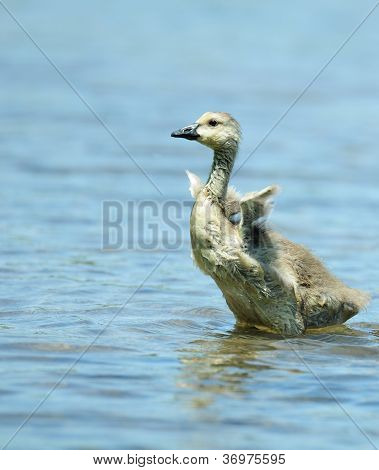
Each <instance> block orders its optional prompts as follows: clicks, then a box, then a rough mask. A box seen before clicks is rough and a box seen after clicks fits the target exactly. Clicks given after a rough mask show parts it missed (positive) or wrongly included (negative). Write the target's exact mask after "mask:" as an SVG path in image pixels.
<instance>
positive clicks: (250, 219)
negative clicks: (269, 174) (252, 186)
mask: <svg viewBox="0 0 379 470" xmlns="http://www.w3.org/2000/svg"><path fill="white" fill-rule="evenodd" d="M278 191H279V186H275V185H272V186H267V187H266V188H264V189H262V190H261V191H254V192H251V193H247V194H245V195H244V196H243V197H242V198H241V201H240V206H241V222H240V233H241V238H242V240H243V241H244V244H245V245H246V246H247V247H249V246H251V244H252V243H255V242H257V241H259V234H260V232H264V230H265V228H266V221H267V217H268V216H269V214H270V212H271V209H272V203H271V198H272V197H273V196H275V194H277V193H278ZM257 235H258V240H257Z"/></svg>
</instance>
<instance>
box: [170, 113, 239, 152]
mask: <svg viewBox="0 0 379 470" xmlns="http://www.w3.org/2000/svg"><path fill="white" fill-rule="evenodd" d="M171 137H181V138H182V139H188V140H197V141H198V142H200V143H201V144H203V145H206V146H207V147H210V148H211V149H214V150H217V149H219V148H222V147H224V146H226V145H232V146H238V144H239V141H240V140H241V130H240V126H239V124H238V122H237V121H236V120H235V119H234V118H233V117H232V116H231V115H230V114H228V113H214V112H207V113H204V114H203V115H202V116H200V117H199V119H198V120H197V121H196V122H194V123H193V124H190V125H189V126H185V127H182V128H181V129H178V130H177V131H174V132H173V133H172V134H171Z"/></svg>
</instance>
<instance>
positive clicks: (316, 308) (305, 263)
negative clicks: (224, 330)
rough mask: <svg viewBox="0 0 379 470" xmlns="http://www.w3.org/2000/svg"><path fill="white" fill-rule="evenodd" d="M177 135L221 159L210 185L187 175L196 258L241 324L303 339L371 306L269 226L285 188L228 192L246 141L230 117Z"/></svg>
mask: <svg viewBox="0 0 379 470" xmlns="http://www.w3.org/2000/svg"><path fill="white" fill-rule="evenodd" d="M171 136H172V137H176V138H184V139H187V140H195V141H197V142H199V143H201V144H203V145H206V146H207V147H209V148H211V149H212V150H213V152H214V156H213V164H212V168H211V172H210V175H209V177H208V181H207V182H206V184H203V183H202V182H201V180H200V178H198V177H197V176H196V175H194V174H193V173H190V172H187V174H188V177H189V180H190V191H191V194H192V196H193V197H194V198H195V203H194V206H193V209H192V213H191V220H190V233H191V244H192V256H193V259H194V261H195V263H196V264H197V266H198V267H199V268H200V269H201V270H202V271H203V272H204V273H205V274H207V275H209V276H211V277H212V278H213V280H214V281H215V282H216V284H217V286H218V287H219V288H220V289H221V291H222V293H223V295H224V297H225V300H226V303H227V304H228V306H229V308H230V310H231V311H232V312H233V313H234V315H235V317H236V320H237V323H239V324H241V325H249V326H255V327H257V328H261V329H268V330H270V331H273V332H276V333H279V334H281V335H283V336H296V335H301V334H303V333H304V332H305V331H306V329H308V328H321V327H326V326H330V325H336V324H340V323H343V322H345V321H346V320H348V319H349V318H351V317H353V316H354V315H356V314H357V313H358V311H359V310H360V309H362V308H363V307H365V306H366V305H367V303H368V301H369V296H368V295H367V294H366V293H364V292H361V291H359V290H356V289H351V288H349V287H347V286H346V285H344V284H343V283H342V282H341V281H340V280H338V279H337V278H336V277H334V276H333V275H332V274H331V273H330V272H329V271H328V270H327V268H326V267H325V266H324V265H323V264H322V262H321V261H320V260H318V259H317V258H316V257H315V256H314V255H313V254H312V253H310V252H309V251H308V250H307V249H306V248H304V247H303V246H300V245H297V244H296V243H293V242H291V241H289V240H287V239H286V238H285V237H283V236H282V235H280V234H279V233H277V232H275V231H273V230H272V229H271V228H270V227H269V226H268V224H267V215H268V214H269V211H270V207H271V204H270V200H271V198H272V196H274V195H275V194H276V192H277V190H278V188H277V186H269V187H267V188H265V189H263V190H261V191H257V192H251V193H248V194H246V195H245V196H243V197H240V196H239V195H238V193H236V192H235V191H234V189H233V188H230V187H229V188H228V184H229V179H230V176H231V172H232V169H233V164H234V161H235V159H236V156H237V153H238V147H239V143H240V139H241V131H240V126H239V124H238V122H237V121H236V120H235V119H234V118H233V117H232V116H231V115H230V114H228V113H221V112H217V113H216V112H207V113H205V114H203V115H202V116H201V117H200V118H199V119H198V120H197V121H196V122H195V123H194V124H191V125H189V126H186V127H183V128H182V129H179V130H177V131H174V132H173V133H172V134H171Z"/></svg>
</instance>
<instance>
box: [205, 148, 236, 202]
mask: <svg viewBox="0 0 379 470" xmlns="http://www.w3.org/2000/svg"><path fill="white" fill-rule="evenodd" d="M237 152H238V144H237V143H236V142H234V141H233V142H230V143H229V142H228V143H227V144H226V145H224V146H222V147H220V148H219V149H216V150H215V151H214V157H213V164H212V169H211V172H210V174H209V178H208V181H207V184H206V185H205V188H207V189H208V191H209V192H210V193H211V194H212V196H214V197H215V198H217V199H219V200H223V199H225V196H226V191H227V189H228V184H229V180H230V176H231V173H232V169H233V164H234V160H235V158H236V156H237Z"/></svg>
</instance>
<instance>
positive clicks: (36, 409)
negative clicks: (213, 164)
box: [0, 0, 379, 449]
mask: <svg viewBox="0 0 379 470" xmlns="http://www.w3.org/2000/svg"><path fill="white" fill-rule="evenodd" d="M6 3H7V5H8V7H9V8H10V9H11V10H12V12H13V14H14V15H15V17H16V18H17V19H18V21H19V22H20V23H21V24H22V25H23V27H24V28H25V29H26V30H27V31H28V33H29V34H30V36H31V37H32V38H33V40H34V41H36V43H38V44H39V46H40V47H41V48H42V50H43V51H44V52H45V53H46V54H47V55H48V57H49V58H50V59H51V60H52V61H53V62H54V64H56V66H57V67H58V68H59V70H60V71H61V73H62V74H63V75H64V76H65V77H66V78H67V80H68V81H69V83H68V82H65V80H63V79H62V77H61V76H60V75H59V74H58V73H57V71H56V70H54V68H53V67H52V65H51V64H49V62H48V61H47V60H46V58H45V57H44V56H43V55H42V54H41V52H40V51H39V50H38V49H37V48H36V47H35V45H34V44H33V43H32V41H31V40H30V39H29V38H28V37H27V36H26V35H25V33H24V32H23V31H22V30H20V27H19V26H18V25H17V24H16V23H15V21H14V20H13V19H12V18H11V17H10V16H9V14H8V13H7V12H6V11H5V10H4V9H3V8H0V38H1V42H2V48H1V51H0V65H1V71H2V72H1V75H0V133H1V138H0V165H1V173H0V179H1V181H0V198H1V218H0V225H1V232H0V233H1V241H2V243H1V267H0V275H1V283H0V352H1V377H2V380H1V384H0V395H1V401H0V438H1V443H0V444H1V445H2V446H8V448H75V449H77V448H177V449H180V448H195V449H196V448H215V449H217V448H244V449H248V448H264V449H268V448H277V449H282V448H302V449H303V448H372V447H374V446H379V431H378V429H379V426H378V425H379V418H378V410H379V399H378V386H379V380H378V354H379V349H378V341H379V313H378V268H377V266H378V263H379V244H378V230H379V218H378V203H379V191H378V172H379V158H378V122H379V107H378V99H379V86H378V83H379V80H378V79H379V77H378V75H379V63H378V54H377V44H378V39H379V29H378V21H379V16H378V15H379V11H377V12H374V13H373V14H372V15H371V17H370V18H369V19H368V20H367V22H366V23H365V24H364V25H363V26H362V27H361V29H360V30H359V31H358V32H357V33H356V34H355V35H354V36H353V38H352V39H351V40H350V42H349V43H348V44H347V45H346V46H345V47H344V49H343V50H342V51H341V53H340V54H338V56H337V57H336V58H335V60H333V61H332V63H331V64H330V65H329V66H328V67H327V68H326V69H325V71H324V72H323V73H322V75H321V76H320V78H319V79H318V80H317V81H316V82H315V83H314V84H313V86H312V87H311V88H310V89H309V90H308V92H307V93H306V94H305V95H304V97H303V98H302V99H301V100H300V101H299V102H298V103H297V104H296V106H295V107H294V108H293V109H292V110H291V111H290V112H289V113H288V115H287V116H286V117H285V119H283V121H282V122H281V123H280V125H278V126H277V128H276V129H275V130H274V131H273V132H272V133H271V135H270V136H269V137H268V138H267V140H266V141H265V142H264V143H263V145H261V146H260V148H259V149H258V150H257V151H256V152H255V154H254V156H253V157H252V158H250V159H249V161H248V162H247V163H246V165H245V166H244V167H243V169H241V170H240V171H239V172H238V173H237V174H236V176H235V177H234V179H233V184H235V185H236V186H238V188H239V189H241V191H249V190H254V189H258V188H261V187H263V186H264V185H267V184H271V183H278V184H280V185H281V186H282V188H283V191H282V193H281V194H280V195H279V197H278V201H277V204H276V208H275V212H274V215H273V217H272V222H273V224H274V225H275V226H276V227H277V228H278V229H279V230H281V231H282V232H283V233H285V234H286V235H287V236H288V237H290V238H292V239H294V240H295V241H297V242H300V243H304V244H306V245H307V246H310V247H312V249H313V250H314V252H315V253H317V254H318V255H319V256H321V257H322V258H323V259H324V260H325V261H326V262H327V264H328V266H329V267H330V268H331V269H333V271H334V272H335V273H336V274H338V276H339V277H341V278H342V279H343V280H345V281H346V282H347V283H349V284H351V285H352V286H355V287H359V288H362V289H364V290H367V291H369V292H370V293H371V294H372V296H373V301H372V302H371V304H370V306H369V308H368V309H367V311H364V312H362V313H360V314H359V315H358V316H357V317H355V318H354V319H352V320H351V321H349V322H348V324H346V325H343V326H340V327H337V328H334V329H329V330H323V331H314V332H309V333H308V334H307V335H305V336H304V337H301V338H298V339H290V340H284V339H282V338H281V337H276V336H274V335H268V334H263V333H258V332H257V331H255V330H251V331H250V330H238V329H236V328H235V326H234V320H233V316H232V314H231V313H230V312H229V311H228V309H227V307H226V305H225V302H224V300H223V298H222V296H221V294H220V292H219V291H218V290H217V289H216V287H215V286H214V284H213V283H212V281H211V280H210V279H209V278H207V277H205V276H203V275H202V274H201V273H200V272H199V271H197V270H196V269H195V268H194V266H193V264H192V261H191V259H190V247H189V236H188V217H189V207H188V205H186V207H185V213H184V217H183V218H182V219H181V220H180V227H181V228H182V236H181V239H180V246H179V247H176V248H175V249H171V250H166V249H165V247H164V244H163V243H160V244H159V245H158V246H156V247H155V248H154V249H153V250H144V249H141V246H140V245H138V246H134V247H129V248H128V246H127V242H128V241H130V236H129V235H128V233H127V227H129V226H130V224H131V223H132V222H138V220H137V219H139V216H138V214H137V215H136V214H134V213H133V214H131V213H130V211H128V210H127V206H126V203H127V201H143V200H150V201H157V202H159V203H160V205H162V204H163V203H164V201H180V202H183V201H188V200H189V195H188V191H187V187H188V183H187V180H186V176H185V173H184V170H185V169H186V168H189V169H191V170H193V171H194V172H196V173H199V174H200V175H202V176H203V177H206V173H207V171H208V169H209V166H210V155H209V151H208V150H207V149H205V148H202V147H200V146H199V145H197V144H194V143H190V142H181V141H180V142H178V141H172V139H170V137H169V134H170V132H171V131H172V130H173V129H175V128H178V127H180V126H182V125H185V124H188V123H190V122H192V121H193V120H194V119H195V118H197V117H198V116H199V115H200V114H201V113H202V112H204V111H206V110H225V111H229V112H231V113H232V114H234V115H235V116H236V117H237V118H238V119H239V120H240V122H241V123H242V126H243V131H244V141H243V145H242V148H241V152H240V157H239V160H238V162H237V166H236V168H237V167H238V166H239V165H240V164H241V163H242V161H243V160H244V159H245V158H246V157H247V156H248V155H249V153H250V152H251V150H252V149H253V148H254V147H255V146H256V145H257V143H258V142H259V141H260V140H261V139H262V138H263V137H264V136H265V134H266V133H267V131H268V130H269V129H271V128H272V126H273V125H274V124H275V122H276V121H277V120H278V118H279V117H280V116H281V115H282V113H283V112H284V111H285V110H286V109H287V108H288V106H289V105H290V104H291V103H292V102H293V100H294V99H295V98H296V96H298V94H299V93H300V91H301V90H302V89H303V88H304V86H305V85H306V84H307V83H309V82H310V80H311V79H312V78H313V77H314V76H315V74H316V73H317V72H318V71H319V70H320V68H321V67H322V66H323V65H324V64H325V63H326V62H327V60H328V59H329V58H330V57H331V56H332V54H333V53H334V52H335V51H336V50H337V48H338V47H339V45H340V44H341V43H342V42H343V41H344V40H345V39H346V37H347V36H348V35H349V34H350V32H351V31H352V30H353V29H354V27H355V26H357V24H358V23H359V22H360V21H361V20H362V19H363V17H364V16H365V15H366V14H367V13H368V11H369V9H370V8H371V7H372V2H369V1H366V0H364V1H361V2H353V1H347V2H346V1H344V2H343V1H342V0H341V1H335V2H332V4H331V3H330V2H327V1H326V0H322V1H320V2H316V3H315V2H310V1H307V2H300V1H293V2H290V3H286V4H284V3H285V2H280V1H279V0H274V1H271V2H263V3H262V2H251V1H247V0H246V1H243V0H241V1H239V2H234V3H233V2H226V1H223V0H221V1H218V2H216V1H211V0H208V1H203V2H201V3H200V2H199V4H196V2H195V3H193V2H192V3H185V4H181V3H180V4H179V3H178V2H174V1H173V0H172V1H170V0H161V1H160V2H159V3H153V2H147V1H146V2H134V3H131V2H128V3H126V2H121V1H115V2H110V3H104V2H99V1H92V2H88V1H84V2H73V1H71V0H69V1H66V2H64V3H57V2H50V3H46V2H42V1H38V0H37V1H34V2H26V1H9V0H8V2H6ZM70 84H71V85H72V87H74V88H75V90H77V92H78V93H79V94H80V96H81V97H82V98H83V100H84V101H85V102H86V103H87V104H88V107H86V105H85V104H84V103H83V101H81V99H80V98H79V97H78V95H77V94H75V92H74V90H73V89H72V87H71V86H70ZM89 108H90V109H89ZM91 110H94V111H95V112H96V113H97V115H98V116H99V117H100V119H101V120H102V121H103V123H105V126H107V127H108V129H109V130H110V131H111V133H113V136H116V138H117V139H118V140H119V142H120V143H121V144H122V145H123V146H124V147H125V148H126V149H127V152H129V153H130V155H132V157H133V159H134V160H135V162H136V163H137V164H138V165H139V166H140V167H142V168H143V169H144V171H145V172H146V173H147V174H148V175H149V176H150V178H151V180H152V181H153V182H154V184H155V185H156V186H157V187H158V189H159V190H160V191H158V190H157V188H156V187H155V186H154V185H153V184H152V183H151V182H150V181H149V180H148V179H147V178H146V176H145V175H144V174H143V173H142V172H141V171H140V169H139V168H138V167H137V166H136V164H135V163H134V162H133V161H132V160H131V158H129V156H128V155H127V152H125V151H124V150H123V149H122V148H121V146H120V145H119V144H118V143H117V142H116V141H115V138H113V137H112V136H111V135H110V132H107V130H106V129H105V128H104V126H103V125H102V124H101V123H100V122H99V120H98V119H96V118H95V117H94V115H93V114H92V113H91ZM104 200H117V201H120V202H121V203H122V204H124V213H123V223H124V228H125V233H124V241H125V243H124V245H123V247H122V249H120V250H108V251H104V250H102V249H101V247H102V228H101V227H102V218H101V205H102V201H104ZM158 219H160V216H159V215H158ZM145 229H146V227H145ZM146 231H147V229H146ZM144 234H145V232H141V231H139V230H138V229H136V233H135V234H134V238H135V239H138V238H139V237H141V236H142V235H144ZM161 236H162V233H161V231H160V232H159V237H161ZM154 268H155V271H154V272H153V273H152V270H153V269H154ZM141 283H143V285H142V287H140V286H141ZM139 287H140V288H139ZM138 288H139V289H138ZM105 327H106V328H105ZM104 328H105V329H104ZM102 331H103V333H102V334H100V333H101V332H102ZM91 345H92V346H91ZM48 394H49V395H48ZM41 400H44V401H43V402H41Z"/></svg>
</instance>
